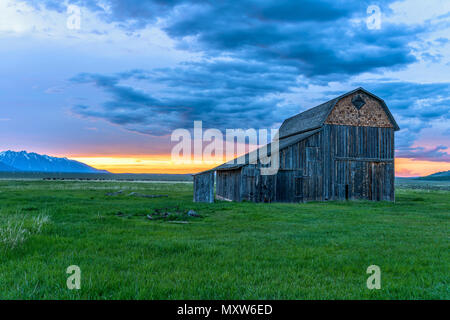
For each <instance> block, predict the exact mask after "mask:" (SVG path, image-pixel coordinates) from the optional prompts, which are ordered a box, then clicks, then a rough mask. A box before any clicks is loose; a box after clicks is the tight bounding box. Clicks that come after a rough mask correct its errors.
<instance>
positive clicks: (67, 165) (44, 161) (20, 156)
mask: <svg viewBox="0 0 450 320" xmlns="http://www.w3.org/2000/svg"><path fill="white" fill-rule="evenodd" d="M0 171H2V172H70V173H108V171H105V170H98V169H95V168H93V167H90V166H88V165H87V164H85V163H82V162H79V161H75V160H70V159H67V158H57V157H51V156H47V155H41V154H37V153H34V152H30V153H28V152H26V151H19V152H16V151H10V150H8V151H3V152H0Z"/></svg>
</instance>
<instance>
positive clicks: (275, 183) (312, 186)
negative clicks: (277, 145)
mask: <svg viewBox="0 0 450 320" xmlns="http://www.w3.org/2000/svg"><path fill="white" fill-rule="evenodd" d="M321 145H322V134H321V132H318V133H316V134H314V135H312V136H311V137H309V138H307V139H305V140H302V141H300V142H298V143H295V144H293V145H291V146H289V147H287V148H284V149H282V150H280V168H279V170H278V173H277V174H276V175H273V176H264V175H261V172H260V169H259V167H260V166H259V165H247V166H244V167H243V168H242V180H241V187H240V191H241V199H242V200H248V201H255V202H272V201H276V202H302V201H311V200H321V199H322V198H323V197H322V196H323V169H322V166H323V162H322V159H323V152H322V149H321Z"/></svg>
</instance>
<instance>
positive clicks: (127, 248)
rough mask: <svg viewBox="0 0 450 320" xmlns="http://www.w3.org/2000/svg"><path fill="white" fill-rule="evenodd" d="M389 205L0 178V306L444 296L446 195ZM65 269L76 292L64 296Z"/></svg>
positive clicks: (186, 187)
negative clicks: (196, 198)
mask: <svg viewBox="0 0 450 320" xmlns="http://www.w3.org/2000/svg"><path fill="white" fill-rule="evenodd" d="M118 190H123V192H122V193H121V194H118V195H113V196H108V195H106V193H111V192H115V191H118ZM131 192H138V193H141V194H167V195H168V197H167V198H154V199H151V198H144V197H136V196H128V194H129V193H131ZM396 197H397V201H396V203H386V202H379V203H375V202H327V203H308V204H276V203H273V204H254V203H229V202H216V203H214V204H198V203H195V204H194V203H192V184H191V183H138V182H76V181H6V180H3V181H0V236H1V238H0V298H1V299H449V298H450V288H449V284H450V272H449V268H450V255H449V252H450V251H449V230H450V228H449V226H450V224H449V222H450V219H449V218H450V191H447V190H424V189H407V188H404V189H400V188H398V189H397V190H396ZM189 209H194V210H195V211H196V212H198V213H199V214H200V215H201V217H186V215H184V214H183V213H184V212H186V211H188V210H189ZM155 210H158V211H159V212H162V213H163V212H171V213H172V214H171V215H169V216H167V217H164V216H162V215H159V216H157V215H153V217H154V219H153V220H149V219H147V217H146V215H147V214H152V213H153V212H155ZM118 212H121V214H119V215H118ZM177 212H180V213H179V214H177ZM173 220H175V221H178V222H180V221H187V222H188V223H173ZM70 265H78V266H79V267H80V268H81V290H69V289H67V286H66V280H67V277H68V276H69V275H68V274H66V268H67V267H68V266H70ZM369 265H378V266H379V267H380V268H381V289H380V290H369V289H367V287H366V280H367V277H368V276H369V275H368V274H366V269H367V267H368V266H369Z"/></svg>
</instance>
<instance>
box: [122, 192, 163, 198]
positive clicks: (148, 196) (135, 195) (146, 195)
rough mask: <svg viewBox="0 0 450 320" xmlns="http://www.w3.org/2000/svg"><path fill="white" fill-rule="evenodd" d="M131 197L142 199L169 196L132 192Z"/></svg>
mask: <svg viewBox="0 0 450 320" xmlns="http://www.w3.org/2000/svg"><path fill="white" fill-rule="evenodd" d="M128 196H129V197H133V196H134V197H142V198H166V197H168V196H169V195H167V194H142V193H138V192H131V193H130V194H129V195H128Z"/></svg>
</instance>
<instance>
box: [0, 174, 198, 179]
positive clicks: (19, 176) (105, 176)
mask: <svg viewBox="0 0 450 320" xmlns="http://www.w3.org/2000/svg"><path fill="white" fill-rule="evenodd" d="M0 179H43V180H124V181H136V180H139V181H192V176H191V175H190V174H163V173H154V174H153V173H151V174H140V173H137V174H134V173H66V172H64V173H59V172H0Z"/></svg>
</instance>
